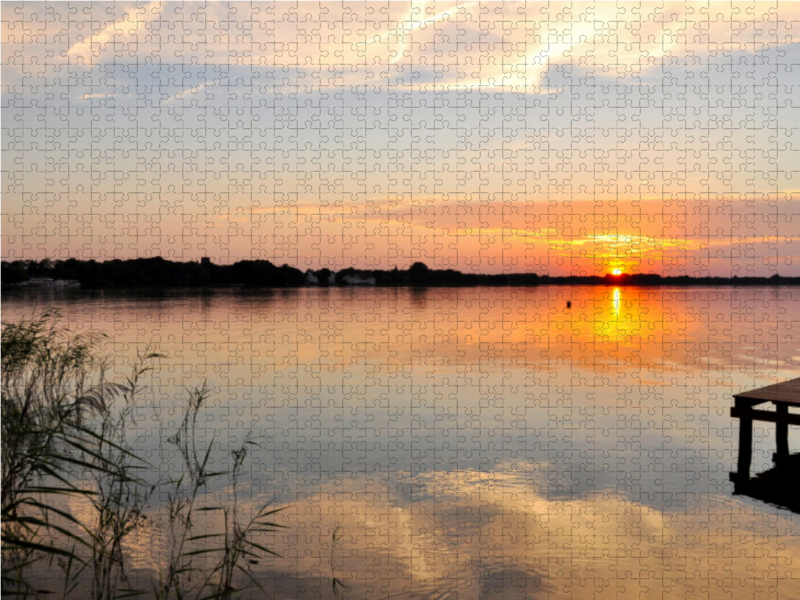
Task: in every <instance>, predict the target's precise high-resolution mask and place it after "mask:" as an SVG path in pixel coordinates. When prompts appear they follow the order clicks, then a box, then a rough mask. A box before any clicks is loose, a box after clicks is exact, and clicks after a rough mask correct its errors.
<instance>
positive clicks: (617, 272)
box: [611, 269, 622, 275]
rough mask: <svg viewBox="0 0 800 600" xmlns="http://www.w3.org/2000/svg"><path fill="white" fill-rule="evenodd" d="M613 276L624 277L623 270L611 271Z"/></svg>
mask: <svg viewBox="0 0 800 600" xmlns="http://www.w3.org/2000/svg"><path fill="white" fill-rule="evenodd" d="M611 274H612V275H622V269H614V270H613V271H611Z"/></svg>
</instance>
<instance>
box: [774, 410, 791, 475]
mask: <svg viewBox="0 0 800 600" xmlns="http://www.w3.org/2000/svg"><path fill="white" fill-rule="evenodd" d="M775 411H776V412H777V413H778V414H788V413H789V406H788V405H786V404H783V403H781V404H778V403H776V404H775ZM775 441H776V444H775V445H776V452H775V455H774V456H773V457H772V460H773V462H775V463H779V462H781V461H783V460H786V459H787V458H789V424H788V423H786V422H783V423H781V422H780V421H779V422H777V423H776V424H775Z"/></svg>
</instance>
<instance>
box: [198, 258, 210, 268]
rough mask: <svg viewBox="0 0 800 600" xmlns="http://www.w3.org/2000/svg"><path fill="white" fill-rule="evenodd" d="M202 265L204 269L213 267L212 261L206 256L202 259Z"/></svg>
mask: <svg viewBox="0 0 800 600" xmlns="http://www.w3.org/2000/svg"><path fill="white" fill-rule="evenodd" d="M200 264H201V265H202V266H204V267H210V266H211V259H210V258H208V257H207V256H204V257H203V258H201V259H200Z"/></svg>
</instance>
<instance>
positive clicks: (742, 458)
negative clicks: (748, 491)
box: [736, 418, 753, 481]
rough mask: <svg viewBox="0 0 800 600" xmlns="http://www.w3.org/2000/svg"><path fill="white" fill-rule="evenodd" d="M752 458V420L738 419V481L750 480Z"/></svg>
mask: <svg viewBox="0 0 800 600" xmlns="http://www.w3.org/2000/svg"><path fill="white" fill-rule="evenodd" d="M752 458H753V419H747V418H741V419H739V460H738V462H737V466H736V469H737V473H736V478H737V479H739V480H740V481H747V480H748V479H750V461H751V460H752Z"/></svg>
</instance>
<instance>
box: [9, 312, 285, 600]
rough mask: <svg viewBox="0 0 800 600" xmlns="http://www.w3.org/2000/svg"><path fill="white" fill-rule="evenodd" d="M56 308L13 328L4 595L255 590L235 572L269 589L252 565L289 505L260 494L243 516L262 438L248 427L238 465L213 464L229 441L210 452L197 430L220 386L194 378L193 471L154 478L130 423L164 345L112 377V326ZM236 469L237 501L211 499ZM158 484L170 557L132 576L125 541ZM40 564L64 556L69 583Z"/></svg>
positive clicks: (189, 433) (188, 464)
mask: <svg viewBox="0 0 800 600" xmlns="http://www.w3.org/2000/svg"><path fill="white" fill-rule="evenodd" d="M58 320H59V315H58V314H57V313H53V312H45V313H40V314H39V315H38V316H37V317H35V318H34V319H32V320H28V321H23V322H20V323H14V324H4V325H3V327H2V341H1V344H2V347H1V348H0V354H1V355H2V365H1V366H2V384H0V392H2V397H0V402H1V403H2V404H1V407H2V523H1V524H0V528H1V529H2V548H1V551H2V591H3V594H4V595H8V596H22V597H35V596H39V595H41V594H44V593H47V594H52V593H56V592H60V595H61V596H62V597H78V596H80V597H85V596H86V595H90V596H91V597H92V598H94V599H96V600H105V599H109V600H110V599H111V598H122V597H130V596H141V595H149V596H152V597H155V598H157V599H158V600H169V599H170V598H195V599H198V600H199V599H200V598H219V597H223V596H224V597H235V596H236V595H237V593H238V592H240V591H242V589H243V588H237V587H236V576H237V575H238V576H240V579H242V578H244V579H245V580H246V581H248V582H249V583H250V584H251V585H254V586H257V587H258V588H260V591H261V592H262V593H264V594H266V592H265V591H264V590H263V588H261V586H260V584H259V583H258V581H257V580H256V578H255V577H254V576H253V575H252V573H251V571H250V569H249V568H248V565H252V564H257V563H258V561H259V560H260V559H261V558H263V557H265V556H267V555H275V553H274V552H273V551H272V550H270V549H269V548H268V547H266V546H265V545H264V544H262V543H259V542H258V541H256V538H257V537H258V536H259V535H260V534H264V533H268V532H271V531H274V530H275V529H276V528H278V527H280V525H279V524H277V523H275V522H274V521H273V520H272V517H273V515H275V513H277V512H279V511H280V510H281V509H276V508H270V506H269V505H268V504H265V505H261V506H258V507H257V508H256V510H255V511H254V514H253V516H251V518H249V519H247V520H243V519H242V518H241V516H240V513H241V512H242V511H241V510H240V506H239V499H238V493H239V492H238V489H239V487H240V486H239V483H240V478H241V476H242V474H243V472H244V469H243V466H244V463H245V459H246V456H247V454H248V452H249V451H250V450H251V449H252V448H254V447H256V444H255V443H254V442H253V441H252V440H251V439H250V438H246V439H245V441H244V443H243V444H242V446H241V447H240V448H238V449H236V450H234V451H233V452H232V453H231V458H232V460H231V461H230V463H231V467H230V468H229V469H226V470H223V471H213V472H212V471H210V470H209V469H208V465H209V464H211V462H212V461H211V456H212V454H213V453H214V452H215V451H217V450H218V449H219V448H218V444H216V443H215V441H214V440H211V442H210V443H209V444H207V446H206V449H205V451H202V452H201V451H200V450H199V449H198V445H197V431H196V428H197V419H198V414H199V413H200V411H201V410H202V409H203V406H204V405H205V403H206V402H207V400H208V396H209V390H208V388H207V387H206V386H205V385H204V386H202V387H200V388H197V389H193V390H189V394H188V395H187V401H186V403H185V405H184V415H183V420H182V423H181V426H180V427H179V429H178V431H177V432H176V433H175V435H173V436H172V437H170V438H169V439H168V440H167V441H168V442H169V443H171V444H173V445H174V446H176V447H177V448H178V449H179V450H180V454H181V456H182V458H183V465H182V472H183V474H182V475H181V476H179V477H177V478H170V479H164V480H158V481H157V482H156V483H154V484H147V483H146V480H147V477H145V475H146V474H147V472H148V470H149V469H152V466H151V465H150V464H148V463H147V461H145V460H144V459H143V458H142V457H141V456H138V455H137V453H136V449H135V447H134V445H133V444H132V443H131V442H130V441H129V440H128V437H127V436H128V431H130V430H131V429H132V427H131V425H132V423H133V419H134V417H133V415H134V411H135V409H136V407H137V399H138V397H139V396H138V394H139V392H140V390H141V385H140V382H141V379H142V377H143V375H145V373H147V372H148V371H149V370H151V369H152V368H153V364H154V361H155V360H156V359H159V358H163V356H162V355H160V354H158V353H156V352H153V351H152V350H151V349H150V348H147V349H145V350H144V351H142V352H140V353H139V354H138V356H137V359H136V361H135V362H134V365H133V366H132V372H131V375H130V376H129V377H127V378H126V379H125V381H122V382H112V381H108V380H107V378H106V367H107V361H106V360H105V359H104V358H103V357H102V356H101V355H100V352H99V351H100V349H101V344H102V342H103V341H105V340H106V339H107V337H106V336H104V335H102V334H98V333H95V332H92V333H86V334H77V333H72V332H70V331H69V330H67V329H66V328H64V327H61V326H59V325H58ZM226 477H227V478H228V480H229V484H230V485H231V489H232V493H231V495H230V502H229V503H227V504H225V503H223V504H214V505H208V504H206V503H205V502H203V501H202V499H203V498H204V497H205V494H206V492H207V491H208V484H209V482H210V481H211V480H214V479H217V478H226ZM156 493H159V494H161V493H164V494H165V495H166V497H167V502H166V507H158V508H165V509H166V514H167V536H166V537H167V540H168V543H169V552H168V560H167V561H166V566H164V567H163V568H162V569H160V570H159V571H158V572H157V573H155V574H154V575H153V576H152V577H151V580H150V582H149V584H148V585H145V586H134V585H132V584H131V582H130V581H129V577H128V573H127V564H128V560H129V557H128V556H127V554H126V551H125V542H126V541H127V540H128V539H129V538H130V537H131V536H132V535H133V534H134V533H135V532H136V531H137V530H139V529H140V528H142V527H143V526H144V524H145V523H147V522H148V518H147V512H148V510H149V509H150V508H151V506H150V500H151V498H152V497H153V496H154V495H155V494H156ZM75 500H77V501H79V502H75ZM76 504H82V505H83V506H88V507H89V510H84V511H79V510H76V509H75V508H74V506H75V505H76ZM201 513H218V514H220V515H221V516H222V520H223V527H222V530H221V531H218V532H215V533H205V534H202V535H197V534H195V533H194V526H195V524H196V521H197V515H198V514H201ZM150 521H152V519H150ZM201 558H202V559H203V560H200V559H201ZM42 565H46V566H47V567H50V568H52V566H54V565H55V566H57V567H59V568H60V570H61V572H62V574H63V577H62V578H61V581H62V584H61V586H60V587H61V589H60V590H54V589H49V588H46V587H43V582H42V581H41V578H39V577H37V567H41V566H42ZM39 572H40V571H39ZM87 582H88V583H87ZM44 583H46V582H44ZM87 592H88V594H87Z"/></svg>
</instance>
